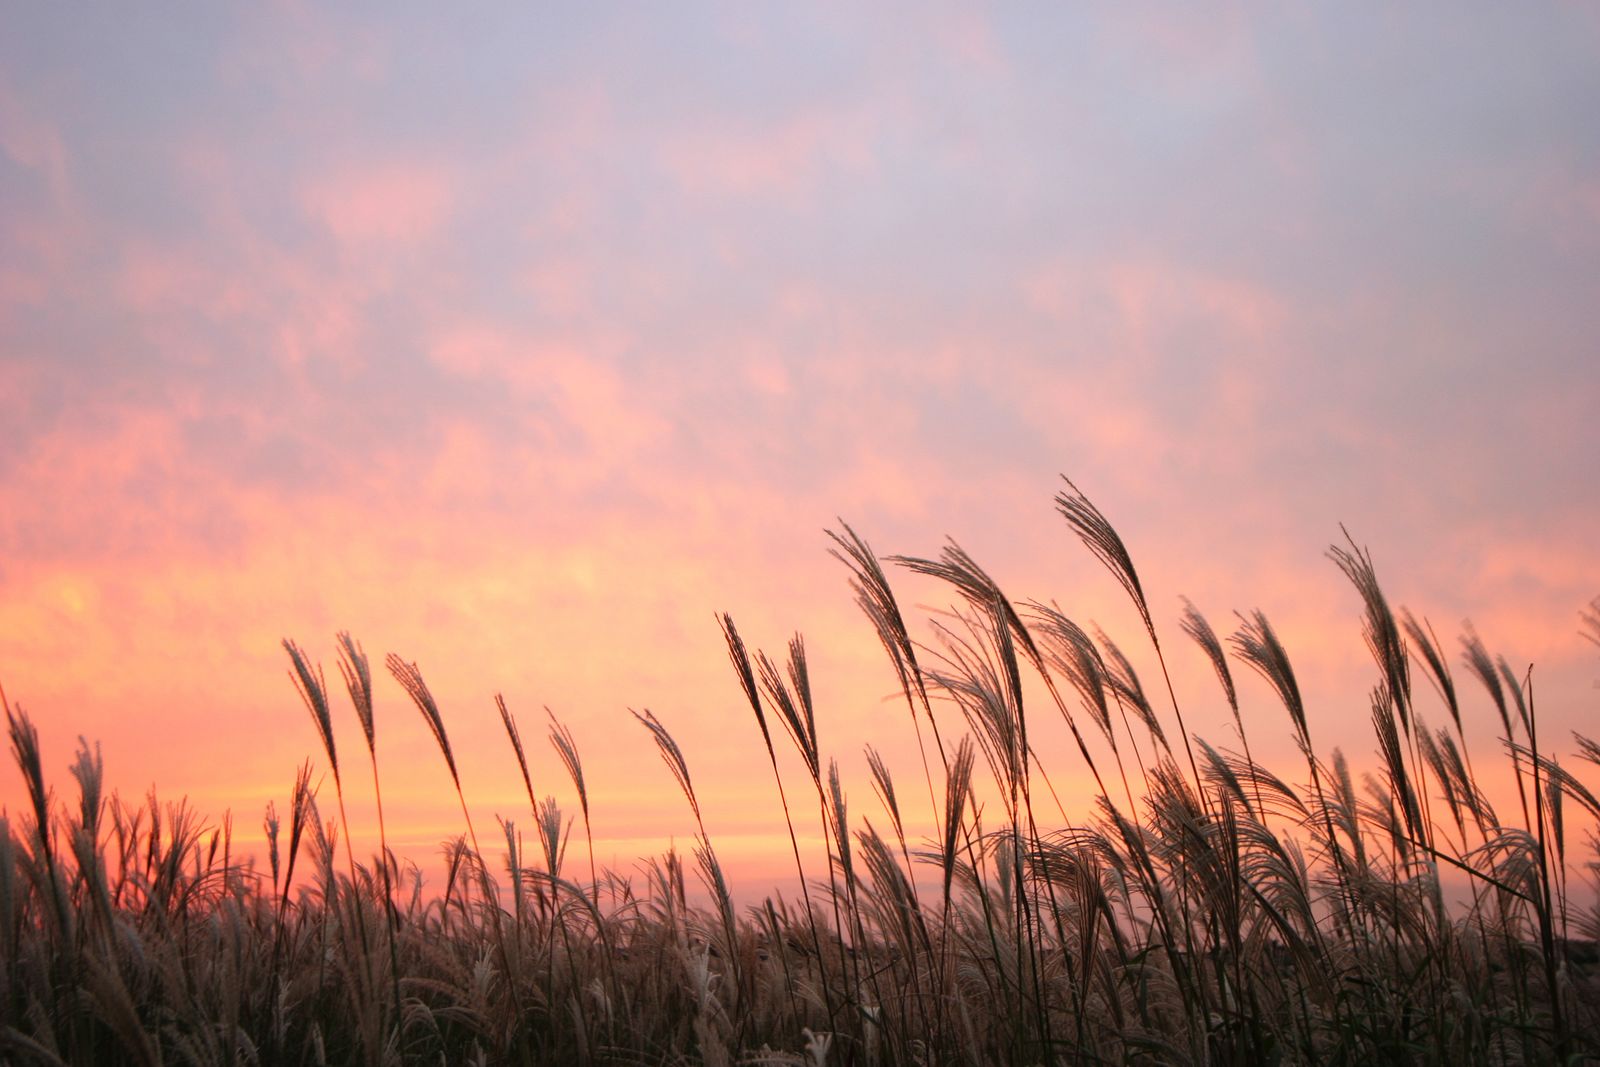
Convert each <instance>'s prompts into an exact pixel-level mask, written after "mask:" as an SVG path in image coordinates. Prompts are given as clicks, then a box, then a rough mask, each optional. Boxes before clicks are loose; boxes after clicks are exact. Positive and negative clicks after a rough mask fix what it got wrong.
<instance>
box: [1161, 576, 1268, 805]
mask: <svg viewBox="0 0 1600 1067" xmlns="http://www.w3.org/2000/svg"><path fill="white" fill-rule="evenodd" d="M1181 599H1182V600H1183V619H1182V621H1181V622H1180V624H1179V625H1180V626H1181V627H1182V629H1183V632H1184V633H1185V634H1187V635H1188V636H1189V639H1190V640H1192V641H1193V642H1194V643H1195V644H1197V645H1199V646H1200V650H1201V651H1202V652H1204V653H1205V656H1206V659H1207V660H1209V661H1210V663H1211V669H1212V670H1213V671H1215V672H1216V675H1217V682H1218V684H1220V685H1221V686H1222V695H1223V696H1224V697H1226V698H1227V701H1228V710H1229V711H1230V712H1232V713H1233V727H1234V729H1235V730H1237V731H1238V732H1239V741H1240V742H1241V743H1242V744H1243V745H1244V756H1245V763H1246V765H1247V767H1248V768H1249V769H1250V780H1251V782H1252V783H1254V784H1255V800H1256V808H1257V809H1258V811H1257V816H1258V817H1262V814H1263V813H1262V812H1261V810H1260V809H1261V786H1260V784H1259V783H1258V782H1256V761H1255V756H1254V755H1253V754H1252V753H1251V751H1250V735H1249V734H1248V733H1246V732H1245V728H1244V717H1243V716H1242V715H1240V714H1239V692H1238V689H1237V688H1236V687H1235V686H1234V683H1233V671H1232V670H1230V669H1229V667H1228V657H1227V655H1226V654H1225V653H1224V652H1223V650H1222V641H1221V640H1219V639H1218V637H1217V632H1216V631H1215V630H1213V629H1212V628H1211V623H1210V622H1209V621H1207V619H1206V617H1205V616H1204V615H1202V614H1200V609H1198V608H1196V607H1195V606H1194V603H1193V602H1192V601H1191V600H1190V599H1189V598H1188V597H1183V598H1181ZM1246 806H1247V807H1248V803H1247V804H1246Z"/></svg>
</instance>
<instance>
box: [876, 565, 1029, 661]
mask: <svg viewBox="0 0 1600 1067" xmlns="http://www.w3.org/2000/svg"><path fill="white" fill-rule="evenodd" d="M889 559H890V560H891V561H893V562H895V563H898V564H900V565H901V566H902V567H905V568H906V569H907V570H909V571H911V572H913V573H915V574H925V575H927V576H929V577H930V578H938V579H940V580H941V581H944V582H948V583H949V584H950V585H952V586H954V587H955V589H956V592H958V593H960V594H961V595H962V597H964V598H965V599H966V600H967V602H968V603H969V604H971V605H972V606H973V607H974V608H977V609H978V610H979V611H982V612H984V613H985V614H991V615H993V616H994V617H995V619H996V628H997V630H1005V631H1007V632H1008V633H1009V634H1010V635H1011V637H1012V639H1014V640H1015V642H1016V644H1017V646H1018V647H1020V648H1021V649H1022V651H1023V653H1024V654H1025V655H1026V656H1027V657H1028V659H1029V661H1030V662H1032V663H1034V664H1035V665H1040V664H1042V663H1043V662H1044V660H1043V657H1042V656H1040V654H1039V649H1038V646H1037V645H1036V644H1034V640H1033V635H1032V634H1031V633H1029V632H1028V628H1027V627H1026V626H1024V625H1023V624H1022V617H1021V616H1020V615H1018V614H1017V610H1016V608H1014V607H1012V606H1011V601H1010V600H1007V599H1006V596H1005V594H1004V593H1002V592H1001V591H1000V586H999V584H997V583H996V582H995V580H994V579H993V578H991V577H989V574H988V572H987V571H985V570H984V569H983V568H982V567H980V566H978V562H977V561H976V560H974V559H973V558H972V557H971V556H970V555H968V554H967V551H966V549H964V548H962V547H961V546H960V545H959V544H957V543H956V542H955V541H954V540H950V541H948V542H947V543H946V544H945V546H944V548H943V549H941V550H940V552H939V558H938V559H937V560H930V559H922V558H920V557H917V556H890V557H889ZM996 637H997V640H998V639H999V634H998V633H997V635H996Z"/></svg>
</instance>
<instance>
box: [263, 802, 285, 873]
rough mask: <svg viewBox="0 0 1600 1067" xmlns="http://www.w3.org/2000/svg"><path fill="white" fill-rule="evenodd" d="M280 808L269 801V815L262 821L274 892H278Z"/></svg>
mask: <svg viewBox="0 0 1600 1067" xmlns="http://www.w3.org/2000/svg"><path fill="white" fill-rule="evenodd" d="M280 825H281V824H280V822H279V820H278V806H277V805H276V804H275V803H273V802H272V801H270V800H269V801H267V813H266V815H265V816H264V817H263V818H262V820H261V832H262V833H264V834H265V835H266V838H267V860H268V862H269V864H270V865H271V868H272V892H273V894H274V895H276V894H277V892H278V830H279V827H280Z"/></svg>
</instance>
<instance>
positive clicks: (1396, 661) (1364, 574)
mask: <svg viewBox="0 0 1600 1067" xmlns="http://www.w3.org/2000/svg"><path fill="white" fill-rule="evenodd" d="M1339 529H1340V531H1341V532H1343V533H1344V537H1345V541H1347V542H1348V543H1349V546H1350V547H1349V548H1348V549H1346V548H1343V547H1341V546H1339V545H1330V546H1329V547H1328V558H1329V559H1331V560H1333V561H1334V563H1336V564H1338V566H1339V569H1340V570H1341V571H1343V572H1344V575H1345V577H1346V578H1348V579H1350V584H1351V585H1354V586H1355V587H1356V591H1357V592H1358V593H1360V594H1361V602H1362V605H1363V607H1364V608H1365V610H1366V614H1365V616H1364V618H1363V620H1362V636H1363V637H1364V638H1365V639H1366V642H1367V648H1368V650H1369V651H1371V653H1372V658H1373V659H1374V660H1375V661H1376V662H1377V664H1378V669H1379V670H1381V671H1382V672H1383V681H1384V685H1385V687H1386V688H1387V689H1388V691H1389V699H1390V700H1391V701H1393V702H1394V707H1395V711H1396V712H1397V713H1398V714H1399V716H1400V725H1401V727H1402V728H1403V729H1404V730H1405V732H1406V734H1407V736H1409V735H1410V733H1411V661H1410V660H1409V659H1408V658H1407V655H1406V643H1405V639H1404V638H1402V637H1401V636H1400V627H1399V626H1397V625H1395V621H1394V612H1392V611H1390V610H1389V602H1388V601H1387V600H1385V599H1384V596H1383V590H1382V589H1381V588H1380V587H1379V586H1378V575H1377V572H1376V571H1375V570H1374V569H1373V567H1372V553H1371V552H1369V551H1367V550H1365V549H1363V548H1361V547H1360V546H1358V545H1357V544H1356V542H1355V539H1354V538H1353V537H1351V536H1350V531H1349V530H1346V529H1345V528H1344V527H1343V526H1340V527H1339Z"/></svg>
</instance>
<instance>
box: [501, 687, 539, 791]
mask: <svg viewBox="0 0 1600 1067" xmlns="http://www.w3.org/2000/svg"><path fill="white" fill-rule="evenodd" d="M494 706H495V707H496V708H498V709H499V711H500V721H501V722H502V723H504V724H505V728H506V736H507V737H509V738H510V739H511V749H512V751H513V752H515V753H516V754H517V769H518V770H519V771H521V772H522V786H523V788H524V789H526V790H527V791H528V806H529V807H530V808H537V807H538V806H539V805H538V801H536V800H535V799H534V796H533V776H532V775H530V774H529V773H528V756H527V754H526V753H525V752H524V751H523V749H522V735H521V734H520V733H519V732H518V731H517V720H516V719H515V718H513V717H512V715H511V709H510V708H508V707H506V698H505V697H504V696H502V695H501V694H499V693H496V694H495V695H494Z"/></svg>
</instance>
